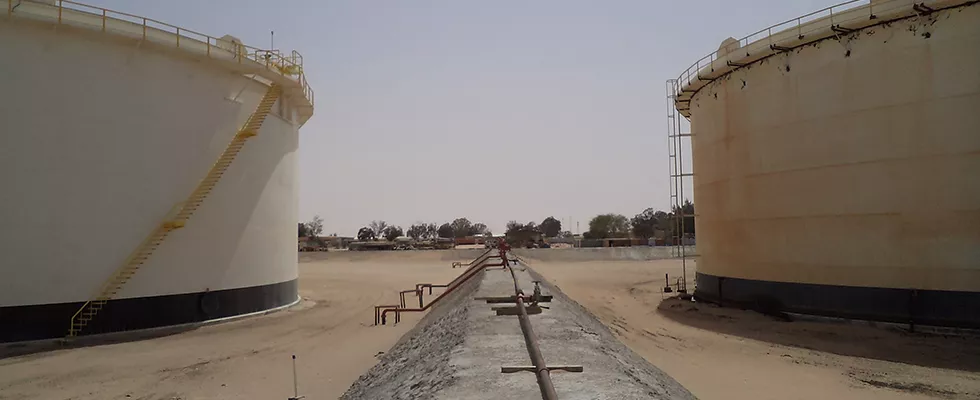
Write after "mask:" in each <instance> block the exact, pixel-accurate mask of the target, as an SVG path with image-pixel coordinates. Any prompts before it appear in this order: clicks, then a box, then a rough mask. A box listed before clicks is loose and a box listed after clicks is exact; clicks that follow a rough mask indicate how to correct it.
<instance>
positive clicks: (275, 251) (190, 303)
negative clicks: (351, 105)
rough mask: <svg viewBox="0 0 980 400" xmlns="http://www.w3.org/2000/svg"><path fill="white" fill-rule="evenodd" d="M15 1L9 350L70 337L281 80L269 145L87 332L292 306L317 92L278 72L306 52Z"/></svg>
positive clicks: (1, 142) (254, 147) (2, 119)
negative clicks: (77, 319) (87, 306)
mask: <svg viewBox="0 0 980 400" xmlns="http://www.w3.org/2000/svg"><path fill="white" fill-rule="evenodd" d="M3 3H4V5H5V7H4V9H0V49H2V52H0V53H2V54H3V56H2V61H0V187H2V190H0V221H2V223H0V342H10V341H22V340H32V339H44V338H52V337H62V336H65V334H66V333H67V332H68V329H69V321H70V320H71V319H72V317H73V314H74V313H76V311H78V310H79V308H80V306H81V305H82V304H83V303H84V302H85V301H87V300H91V299H92V298H93V296H94V295H95V293H96V292H97V291H98V289H99V288H100V285H102V284H103V282H105V281H106V280H107V279H108V278H109V277H110V276H111V275H112V274H113V273H114V271H116V270H117V269H118V268H120V266H121V265H122V263H124V262H125V261H126V259H127V256H129V254H130V253H132V252H133V251H134V249H136V248H137V246H138V245H139V244H140V243H141V242H142V241H143V240H144V239H145V238H146V237H147V235H148V234H149V233H150V232H151V231H152V230H153V229H154V227H155V226H157V225H158V224H160V223H161V221H162V220H163V219H164V218H166V217H167V215H168V213H169V212H170V211H171V210H172V209H173V208H174V206H175V204H178V203H180V202H182V201H184V200H185V199H186V198H187V197H188V196H189V195H190V194H191V193H192V191H194V189H195V187H196V186H197V185H198V183H199V182H200V181H201V180H202V178H204V177H205V175H206V174H207V173H208V171H209V168H211V167H212V165H213V164H215V162H216V161H217V160H218V157H219V155H221V154H222V152H223V151H224V150H225V148H226V147H227V146H228V145H229V143H230V141H231V140H232V138H233V137H234V136H235V135H236V133H237V132H238V131H239V129H241V128H242V126H243V124H244V122H245V121H246V119H248V117H249V115H250V114H252V112H253V111H254V110H255V109H256V106H257V104H258V102H259V100H260V98H262V96H263V95H264V94H265V93H266V91H267V90H268V89H269V87H270V85H271V84H273V83H276V84H278V85H280V86H281V87H282V88H283V90H282V93H283V94H282V96H281V97H280V98H279V100H278V101H277V103H276V104H275V106H273V108H272V112H271V113H270V114H269V115H268V117H267V118H266V119H265V122H264V124H263V125H262V126H261V129H260V131H259V132H258V134H257V136H255V137H253V138H251V139H249V140H248V142H247V143H246V144H245V146H244V148H243V149H242V151H241V152H240V153H239V154H238V156H237V157H236V158H235V159H234V161H233V162H232V163H231V165H230V167H229V168H228V170H227V171H226V172H225V173H224V175H223V176H221V178H220V180H219V181H218V183H217V185H216V186H215V187H214V188H213V190H212V191H211V192H210V194H209V195H208V197H207V198H206V199H205V200H204V202H203V204H202V205H201V207H200V208H199V209H198V210H197V212H196V213H195V214H194V215H193V216H192V217H191V218H190V219H189V220H188V221H187V222H186V226H184V227H183V228H182V229H178V230H176V231H174V232H172V233H171V234H170V236H169V237H168V238H167V239H166V240H165V241H164V242H163V243H162V244H161V245H160V246H159V248H157V249H156V251H155V252H154V253H153V255H152V256H151V257H150V258H149V259H148V260H147V261H146V262H145V263H144V264H143V265H142V266H141V268H139V270H138V271H137V272H136V274H135V275H134V276H133V277H132V279H131V280H130V281H129V282H128V283H126V284H125V285H124V287H123V288H122V289H121V291H119V293H118V294H117V295H116V296H115V299H114V300H111V301H110V302H109V303H108V304H107V305H106V307H105V308H104V309H103V310H101V312H99V314H98V315H97V316H96V317H95V318H94V319H92V321H91V322H90V323H89V324H88V326H87V327H86V328H85V331H84V333H85V334H92V333H102V332H111V331H120V330H131V329H142V328H152V327H159V326H168V325H175V324H182V323H190V322H199V321H205V320H212V319H217V318H223V317H229V316H235V315H241V314H247V313H252V312H257V311H262V310H268V309H273V308H276V307H280V306H285V305H289V304H292V303H294V302H296V301H297V300H298V294H297V256H296V242H295V240H296V239H295V235H296V233H295V232H296V230H295V229H296V221H297V182H296V150H297V144H298V129H299V127H300V126H301V125H302V124H303V123H304V122H306V120H307V119H308V118H309V117H310V116H311V115H312V92H311V91H310V90H309V88H308V86H307V85H306V81H305V79H304V78H303V75H302V71H301V69H299V68H300V67H298V65H294V66H293V67H290V68H292V69H291V70H289V68H285V67H284V65H285V64H284V63H283V61H282V60H284V59H286V58H288V59H290V60H293V61H296V60H301V59H299V58H298V55H295V54H294V55H290V56H283V55H282V54H280V53H278V52H265V53H262V52H258V51H256V50H255V49H252V48H248V47H245V46H243V45H240V44H238V43H236V42H235V41H234V40H231V39H229V38H227V37H226V38H224V39H215V38H210V37H206V36H204V35H197V34H194V35H191V34H189V33H188V32H190V33H193V32H192V31H187V30H184V29H181V30H180V31H176V30H174V29H173V28H175V27H170V26H167V25H161V24H159V23H156V22H152V20H151V22H152V23H153V24H155V25H153V26H149V27H148V26H146V25H142V24H147V22H146V20H143V21H142V24H141V23H140V22H139V20H138V19H137V21H136V22H133V18H130V17H125V18H124V17H119V18H114V15H118V14H113V13H112V12H108V13H107V14H103V13H102V12H101V11H100V10H101V9H96V8H84V9H83V8H82V7H80V6H79V5H77V4H75V3H68V2H65V8H64V9H59V8H58V7H57V6H55V5H51V4H42V3H32V2H26V1H25V2H14V3H15V4H17V7H10V9H8V8H7V7H6V2H5V1H4V2H3ZM58 3H60V2H58ZM69 4H71V5H72V7H73V9H69V8H68V6H69ZM4 14H6V15H4ZM103 15H108V16H107V17H103ZM4 17H6V18H4ZM141 25H142V26H141ZM290 65H292V64H290Z"/></svg>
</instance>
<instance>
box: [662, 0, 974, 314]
mask: <svg viewBox="0 0 980 400" xmlns="http://www.w3.org/2000/svg"><path fill="white" fill-rule="evenodd" d="M852 3H853V2H852ZM857 4H863V5H858V6H855V5H857ZM827 11H829V10H825V11H823V12H820V13H817V14H815V15H810V16H807V17H805V18H802V19H800V20H793V21H790V22H789V23H787V24H784V25H781V26H778V27H776V28H773V29H771V30H768V31H767V30H763V31H762V32H761V33H759V34H756V35H754V36H752V37H750V38H748V39H746V40H743V41H741V42H740V43H732V41H730V40H729V41H726V43H724V44H723V46H722V49H723V50H724V51H721V52H719V53H716V54H713V55H712V56H709V57H708V58H706V59H703V60H701V61H699V62H698V63H697V64H695V66H694V67H692V68H691V69H690V70H688V71H687V72H685V74H684V75H683V76H682V77H681V79H680V80H679V83H678V86H677V88H678V89H679V92H677V97H676V101H675V105H676V107H677V108H678V110H679V111H680V112H681V113H682V114H684V115H685V116H688V117H689V118H690V122H691V132H692V134H693V136H692V148H693V151H692V152H693V166H694V171H693V172H694V178H693V179H694V187H695V189H694V196H695V203H696V204H697V211H698V216H697V222H696V223H697V226H696V228H697V234H698V252H699V255H700V259H699V260H698V263H697V268H698V271H697V272H698V273H697V289H696V295H697V296H698V297H699V298H701V299H705V300H712V301H722V302H726V303H737V304H742V305H746V306H749V307H756V308H760V309H762V310H763V311H771V312H781V311H789V312H800V313H813V314H822V315H830V316H841V317H849V318H863V319H874V320H884V321H893V322H899V323H911V324H917V323H918V324H932V325H946V326H965V327H980V4H978V3H976V2H964V1H926V2H924V3H923V2H914V3H913V2H911V1H901V0H892V1H887V0H882V1H874V2H872V3H871V4H870V5H868V4H867V2H863V3H862V2H858V3H855V4H847V5H845V6H843V7H839V8H836V9H835V10H833V12H832V13H830V12H827ZM831 15H832V16H831ZM770 35H771V36H770Z"/></svg>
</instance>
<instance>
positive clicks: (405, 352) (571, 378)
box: [342, 265, 694, 400]
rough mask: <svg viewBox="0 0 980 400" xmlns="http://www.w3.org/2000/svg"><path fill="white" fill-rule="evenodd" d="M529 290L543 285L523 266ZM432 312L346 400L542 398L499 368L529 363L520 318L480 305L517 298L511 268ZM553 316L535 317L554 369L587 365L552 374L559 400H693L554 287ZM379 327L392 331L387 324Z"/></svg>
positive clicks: (485, 276)
mask: <svg viewBox="0 0 980 400" xmlns="http://www.w3.org/2000/svg"><path fill="white" fill-rule="evenodd" d="M515 269H516V270H515V272H516V276H517V279H518V283H519V285H520V287H521V289H522V290H523V291H524V292H525V293H528V294H530V293H532V292H533V289H534V284H533V281H534V280H541V277H540V276H539V275H537V274H536V273H534V271H532V270H531V269H530V268H527V267H526V266H523V265H521V266H519V267H515ZM479 274H480V275H478V276H475V277H474V278H473V279H471V280H470V281H469V282H466V283H465V284H464V286H461V287H460V288H459V290H458V291H457V292H456V293H453V294H452V295H451V296H449V297H447V298H446V299H445V301H443V302H440V303H441V304H438V305H437V306H434V307H433V308H432V309H431V310H430V311H429V314H427V315H426V316H425V317H424V318H423V319H422V320H421V321H420V322H419V324H418V325H417V326H416V327H415V328H414V329H412V330H411V331H409V332H408V333H406V334H405V336H403V337H402V339H401V340H400V341H399V342H398V343H397V344H396V345H395V346H394V347H392V349H391V350H390V351H389V352H387V353H386V354H385V355H384V356H383V357H382V358H381V360H380V362H379V363H378V364H377V365H376V366H374V367H373V368H371V370H369V371H368V372H367V373H365V374H364V375H362V376H361V377H360V379H358V380H357V381H356V382H355V383H354V384H353V385H351V387H350V389H348V391H347V392H346V393H345V394H344V395H343V397H342V398H343V399H488V398H494V399H540V398H541V392H540V388H539V386H538V384H537V380H536V377H535V374H534V373H533V372H516V373H508V374H504V373H501V372H500V367H501V366H517V365H531V360H530V357H529V355H528V351H527V348H526V346H525V342H524V336H523V334H522V332H521V328H520V324H519V323H518V317H517V316H497V315H496V314H495V313H494V311H493V310H492V309H491V307H493V306H502V305H504V304H487V303H486V302H485V301H481V300H475V299H474V298H475V297H488V296H511V295H513V294H514V282H513V280H512V278H511V275H510V273H509V272H508V271H506V270H501V269H491V270H488V271H483V272H480V273H479ZM541 285H542V291H543V292H544V294H551V295H553V296H554V298H553V299H552V301H551V303H543V305H544V306H546V307H549V309H545V310H543V312H542V313H541V314H537V315H531V316H530V320H531V324H532V326H533V328H534V331H535V334H536V335H537V337H538V343H539V346H540V348H541V352H542V354H543V356H544V359H545V360H546V361H547V363H548V365H559V364H571V365H582V366H583V367H584V372H581V373H574V372H565V371H552V373H551V378H552V380H553V382H554V386H555V389H556V391H557V393H558V397H559V398H561V399H610V400H611V399H693V398H694V396H693V395H692V394H691V393H690V392H688V391H687V389H685V388H684V387H682V386H681V385H680V384H679V383H677V382H676V381H675V380H673V379H672V378H670V377H669V376H667V375H666V374H665V373H664V372H662V371H660V370H659V369H658V368H656V367H655V366H653V365H651V364H650V363H648V362H647V361H646V360H644V359H643V358H642V357H640V356H639V355H637V354H635V353H633V352H632V351H631V350H630V349H629V348H627V347H626V346H625V345H623V344H622V343H620V342H619V341H618V340H617V339H616V338H615V337H614V336H613V334H612V333H611V332H610V331H609V330H608V329H607V328H606V327H605V326H604V325H602V323H600V322H599V321H598V320H597V319H596V318H595V317H594V316H592V315H591V314H590V313H589V312H588V311H586V310H585V309H584V308H583V307H582V306H580V305H579V304H578V303H576V302H574V301H572V300H571V299H569V298H568V297H567V296H565V294H564V293H562V292H561V291H560V290H558V289H557V288H556V287H554V286H553V285H551V284H550V283H548V282H546V281H542V284H541ZM377 329H384V327H383V326H379V327H377Z"/></svg>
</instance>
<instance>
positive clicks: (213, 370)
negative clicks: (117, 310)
mask: <svg viewBox="0 0 980 400" xmlns="http://www.w3.org/2000/svg"><path fill="white" fill-rule="evenodd" d="M447 254H448V253H447V252H390V253H384V254H380V253H374V254H371V255H368V254H367V253H360V252H358V253H348V252H331V253H304V254H303V255H302V256H301V264H300V276H301V279H300V294H301V296H302V297H303V298H304V301H303V302H302V303H301V304H299V305H297V306H295V307H293V308H290V309H288V310H285V311H280V312H276V313H272V314H269V315H266V316H261V317H253V318H247V319H243V320H239V321H235V322H229V323H223V324H216V325H211V326H206V327H201V328H197V329H191V330H188V331H185V332H182V333H178V334H171V335H168V336H163V337H157V338H153V339H149V340H141V341H131V342H125V343H115V344H104V345H98V346H90V347H83V348H75V349H57V350H53V351H43V352H37V353H33V354H27V355H20V356H10V354H11V351H13V352H23V351H24V350H25V349H23V348H13V349H10V348H7V349H4V350H0V399H3V400H14V399H17V400H20V399H44V400H49V399H100V400H102V399H147V400H150V399H153V400H157V399H160V400H170V399H209V400H210V399H285V398H287V397H289V396H292V373H291V366H290V365H291V364H290V356H291V355H292V354H296V355H297V358H298V360H297V366H298V369H299V374H298V375H299V386H300V394H301V395H302V394H305V395H307V398H308V399H333V398H337V397H339V396H340V395H341V394H342V393H343V392H344V391H345V390H347V388H348V387H349V386H350V384H351V383H352V382H354V381H355V380H356V379H357V377H358V376H360V375H361V374H362V373H364V372H365V371H367V370H368V369H369V368H370V367H371V366H373V365H374V364H375V363H376V362H377V359H376V358H375V355H377V354H378V353H379V352H383V351H386V350H388V349H389V348H390V347H391V346H392V345H394V344H395V342H396V341H397V340H398V338H399V337H400V336H401V335H402V334H404V333H405V332H407V331H408V330H409V329H411V328H412V326H414V324H415V323H416V322H417V321H418V320H419V319H420V318H421V315H418V314H406V315H404V316H403V318H402V323H401V324H399V325H398V326H394V327H392V326H385V327H379V328H376V327H373V326H371V325H372V324H373V322H374V317H373V306H374V305H375V304H382V303H385V304H397V303H398V290H402V289H406V288H411V287H413V285H414V284H415V283H417V282H425V281H431V282H448V281H449V280H451V279H452V278H453V277H455V275H456V274H457V273H458V272H459V270H454V269H452V268H449V266H450V264H451V262H450V260H448V258H447V257H446V256H447ZM461 261H468V260H461ZM4 353H6V354H4Z"/></svg>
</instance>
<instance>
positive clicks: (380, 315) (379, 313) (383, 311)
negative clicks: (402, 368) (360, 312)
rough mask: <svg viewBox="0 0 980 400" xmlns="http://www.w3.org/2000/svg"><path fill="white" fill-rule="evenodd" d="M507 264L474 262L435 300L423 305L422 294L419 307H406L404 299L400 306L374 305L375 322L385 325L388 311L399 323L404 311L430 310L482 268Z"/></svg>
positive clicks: (408, 291)
mask: <svg viewBox="0 0 980 400" xmlns="http://www.w3.org/2000/svg"><path fill="white" fill-rule="evenodd" d="M489 258H490V257H487V258H486V259H484V261H483V262H486V260H488V259H489ZM505 260H506V259H505ZM506 264H507V262H506V261H504V262H501V263H500V264H483V263H480V264H474V265H473V266H471V267H470V268H468V269H467V270H466V271H465V272H463V274H462V275H460V276H458V277H456V279H453V281H452V282H451V283H450V284H449V287H448V288H446V291H445V292H442V293H441V294H439V296H437V297H436V298H435V299H434V300H432V301H431V302H429V304H426V305H424V306H422V304H421V303H422V298H421V296H419V308H406V307H405V306H404V300H402V304H399V305H398V306H387V305H386V306H375V307H374V324H375V325H378V323H379V322H380V323H381V325H385V322H386V321H387V316H388V312H394V313H395V322H396V323H397V322H399V320H401V313H403V312H423V311H425V310H428V309H429V308H430V307H432V305H433V304H436V303H438V302H439V300H441V299H442V298H444V297H446V296H447V295H449V294H450V293H452V292H453V291H455V290H456V288H458V287H460V286H461V285H462V284H463V283H465V282H466V281H468V280H469V279H470V278H472V277H474V276H476V275H477V272H479V271H480V270H481V269H482V268H486V267H498V266H503V265H506ZM405 292H407V293H411V292H416V294H421V289H418V290H417V291H416V290H407V291H405ZM402 295H404V293H403V294H402Z"/></svg>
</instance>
